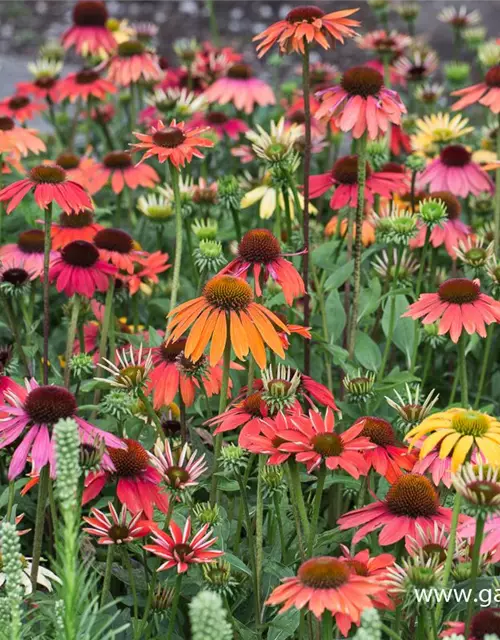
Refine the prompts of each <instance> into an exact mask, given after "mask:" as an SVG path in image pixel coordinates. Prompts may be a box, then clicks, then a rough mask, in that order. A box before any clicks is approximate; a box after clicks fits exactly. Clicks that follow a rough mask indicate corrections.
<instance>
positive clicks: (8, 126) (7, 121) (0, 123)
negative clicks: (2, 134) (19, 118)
mask: <svg viewBox="0 0 500 640" xmlns="http://www.w3.org/2000/svg"><path fill="white" fill-rule="evenodd" d="M15 126H16V125H15V123H14V120H12V118H9V116H2V117H1V118H0V131H12V129H13V128H14V127H15Z"/></svg>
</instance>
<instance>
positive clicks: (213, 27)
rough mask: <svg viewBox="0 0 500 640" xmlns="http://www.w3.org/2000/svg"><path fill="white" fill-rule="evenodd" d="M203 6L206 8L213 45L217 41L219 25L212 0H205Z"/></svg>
mask: <svg viewBox="0 0 500 640" xmlns="http://www.w3.org/2000/svg"><path fill="white" fill-rule="evenodd" d="M205 6H206V8H207V10H208V17H209V22H210V36H211V39H212V42H213V43H214V45H216V46H217V45H218V43H219V27H218V25H217V16H216V15H215V9H214V3H213V1H212V0H205Z"/></svg>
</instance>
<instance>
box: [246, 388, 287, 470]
mask: <svg viewBox="0 0 500 640" xmlns="http://www.w3.org/2000/svg"><path fill="white" fill-rule="evenodd" d="M253 395H256V394H253ZM251 397H252V396H249V398H251ZM290 429H293V424H292V423H291V422H290V420H289V419H288V418H287V416H285V415H284V414H283V413H282V412H281V411H280V412H279V413H278V414H277V415H276V416H275V417H274V418H270V417H268V418H265V419H264V418H258V417H256V418H255V419H253V420H250V421H249V422H247V424H245V425H244V426H243V428H242V430H241V433H240V435H239V437H238V445H239V446H240V447H242V448H243V449H246V450H247V451H250V453H254V454H257V455H267V456H269V457H268V459H267V464H271V465H280V464H283V463H284V462H286V461H287V460H288V458H289V457H290V456H291V455H292V454H291V453H289V452H287V451H282V450H281V449H280V446H281V445H282V444H283V443H284V442H285V439H284V438H283V437H282V435H281V434H282V433H286V432H287V431H289V430H290Z"/></svg>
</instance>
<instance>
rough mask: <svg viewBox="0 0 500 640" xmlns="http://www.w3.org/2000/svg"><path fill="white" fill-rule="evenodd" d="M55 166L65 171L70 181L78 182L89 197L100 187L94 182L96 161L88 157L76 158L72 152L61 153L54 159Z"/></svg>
mask: <svg viewBox="0 0 500 640" xmlns="http://www.w3.org/2000/svg"><path fill="white" fill-rule="evenodd" d="M56 164H57V165H59V166H60V167H62V168H63V169H64V170H65V171H66V175H67V176H68V178H69V179H70V180H73V181H74V182H78V184H81V185H82V187H83V188H84V189H86V190H87V191H88V192H89V194H90V195H91V196H93V195H94V193H97V192H98V191H99V189H100V188H101V185H100V184H98V183H97V181H96V171H95V169H96V167H97V161H96V160H94V159H93V158H90V157H89V156H87V155H85V156H78V155H77V154H76V153H73V151H63V152H62V153H60V154H59V155H58V156H57V158H56Z"/></svg>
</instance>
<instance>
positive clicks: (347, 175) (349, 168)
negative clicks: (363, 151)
mask: <svg viewBox="0 0 500 640" xmlns="http://www.w3.org/2000/svg"><path fill="white" fill-rule="evenodd" d="M370 174H371V167H370V165H369V164H368V162H367V163H366V177H367V178H369V177H370ZM332 176H333V178H334V179H335V180H337V182H340V183H341V184H356V183H357V182H358V156H344V157H343V158H339V159H338V160H337V162H336V163H335V164H334V165H333V168H332Z"/></svg>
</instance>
